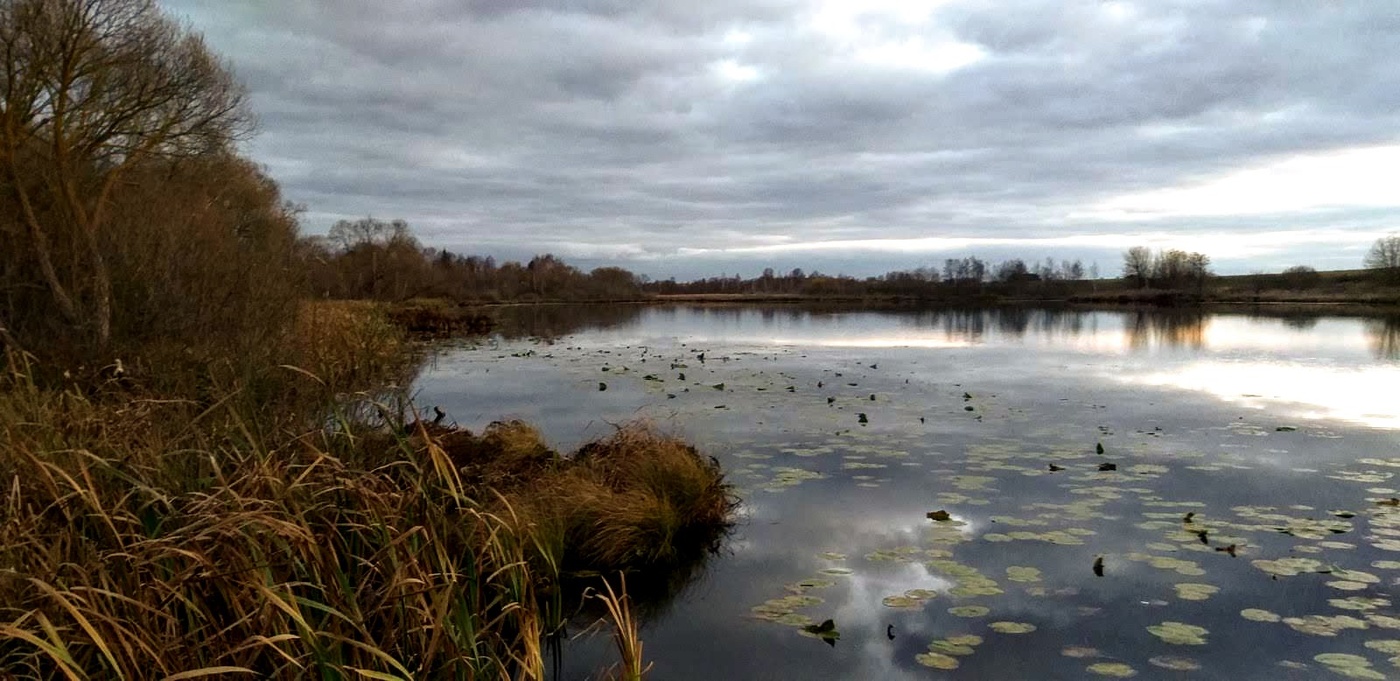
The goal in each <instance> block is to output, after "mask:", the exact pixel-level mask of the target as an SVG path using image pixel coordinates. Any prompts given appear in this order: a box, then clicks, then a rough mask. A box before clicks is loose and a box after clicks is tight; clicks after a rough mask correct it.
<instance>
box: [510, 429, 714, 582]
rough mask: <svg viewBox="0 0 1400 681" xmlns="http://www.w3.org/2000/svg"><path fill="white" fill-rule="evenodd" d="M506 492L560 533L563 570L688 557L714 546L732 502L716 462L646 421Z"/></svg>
mask: <svg viewBox="0 0 1400 681" xmlns="http://www.w3.org/2000/svg"><path fill="white" fill-rule="evenodd" d="M508 496H510V498H512V499H513V503H514V505H515V506H516V507H517V509H519V510H520V513H521V514H522V515H523V516H525V517H528V518H530V519H531V520H532V521H533V522H535V523H536V524H538V525H540V526H544V527H549V528H553V529H554V531H555V532H558V533H562V535H563V536H562V538H561V540H560V543H561V544H562V546H563V548H564V555H563V556H561V557H560V562H561V565H562V566H563V570H564V571H565V572H566V573H567V572H574V571H599V572H611V571H616V570H624V571H627V570H630V571H641V570H646V569H648V568H658V567H660V568H664V567H668V566H676V565H678V564H681V563H685V562H688V561H692V560H694V559H695V558H696V554H703V553H705V552H708V551H710V550H712V549H713V548H714V547H715V545H716V543H717V542H718V541H719V539H720V538H721V537H722V536H723V534H724V531H725V530H727V529H728V527H729V525H730V521H731V518H732V515H733V510H734V504H735V501H734V498H733V496H732V494H731V493H730V488H729V486H728V485H727V484H726V483H725V482H724V476H723V474H722V473H721V472H720V470H719V465H718V463H717V462H715V461H713V460H711V459H707V458H705V457H703V456H702V455H701V454H700V453H699V452H698V451H697V450H696V449H695V448H694V447H692V446H690V445H688V444H686V443H685V442H683V441H681V440H679V439H677V438H675V437H671V436H667V435H663V434H661V433H658V432H657V431H656V430H654V429H653V428H651V427H649V426H646V425H644V424H631V425H627V426H624V427H622V428H620V429H619V430H618V431H617V432H616V433H614V434H613V435H612V436H610V437H608V438H606V439H603V440H600V441H598V442H593V443H590V444H587V445H584V446H583V447H581V448H580V449H579V450H578V451H577V452H576V453H574V454H573V456H571V457H569V458H568V460H567V461H566V462H564V463H563V464H562V465H560V466H557V467H556V468H555V469H554V470H553V471H551V472H550V473H549V474H545V475H537V476H535V477H534V479H533V480H531V481H530V483H529V484H528V485H526V486H525V487H524V488H522V489H520V490H519V491H517V492H515V493H513V494H510V495H508Z"/></svg>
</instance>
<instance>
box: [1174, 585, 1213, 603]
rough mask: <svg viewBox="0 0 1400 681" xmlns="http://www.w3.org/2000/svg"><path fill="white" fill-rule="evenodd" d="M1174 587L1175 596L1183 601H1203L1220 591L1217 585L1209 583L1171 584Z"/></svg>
mask: <svg viewBox="0 0 1400 681" xmlns="http://www.w3.org/2000/svg"><path fill="white" fill-rule="evenodd" d="M1172 586H1173V587H1174V588H1175V589H1176V597H1177V598H1180V599H1181V600H1183V601H1204V600H1206V599H1207V598H1210V597H1211V595H1212V594H1215V593H1217V592H1219V591H1220V588H1219V587H1216V586H1212V585H1210V584H1192V583H1183V584H1173V585H1172Z"/></svg>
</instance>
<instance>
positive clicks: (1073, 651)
mask: <svg viewBox="0 0 1400 681" xmlns="http://www.w3.org/2000/svg"><path fill="white" fill-rule="evenodd" d="M1060 654H1061V655H1064V656H1065V657H1073V658H1079V659H1084V658H1089V657H1098V656H1099V655H1101V654H1102V653H1100V652H1099V649H1098V648H1089V647H1087V646H1065V647H1063V648H1061V649H1060Z"/></svg>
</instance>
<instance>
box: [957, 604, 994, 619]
mask: <svg viewBox="0 0 1400 681" xmlns="http://www.w3.org/2000/svg"><path fill="white" fill-rule="evenodd" d="M989 612H991V609H990V608H988V607H986V606H984V605H957V606H953V607H951V608H948V614H949V615H953V616H955V617H986V616H987V613H989Z"/></svg>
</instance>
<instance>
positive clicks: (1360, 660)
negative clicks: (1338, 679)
mask: <svg viewBox="0 0 1400 681" xmlns="http://www.w3.org/2000/svg"><path fill="white" fill-rule="evenodd" d="M1313 659H1314V660H1316V661H1318V662H1320V663H1322V664H1323V665H1324V666H1326V667H1327V669H1328V671H1331V672H1333V673H1335V674H1339V675H1341V676H1345V677H1348V678H1352V679H1385V678H1386V676H1385V674H1382V673H1380V672H1378V671H1376V670H1374V669H1371V661H1370V660H1368V659H1366V658H1364V657H1362V656H1360V655H1352V654H1349V653H1322V654H1320V655H1314V656H1313Z"/></svg>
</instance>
